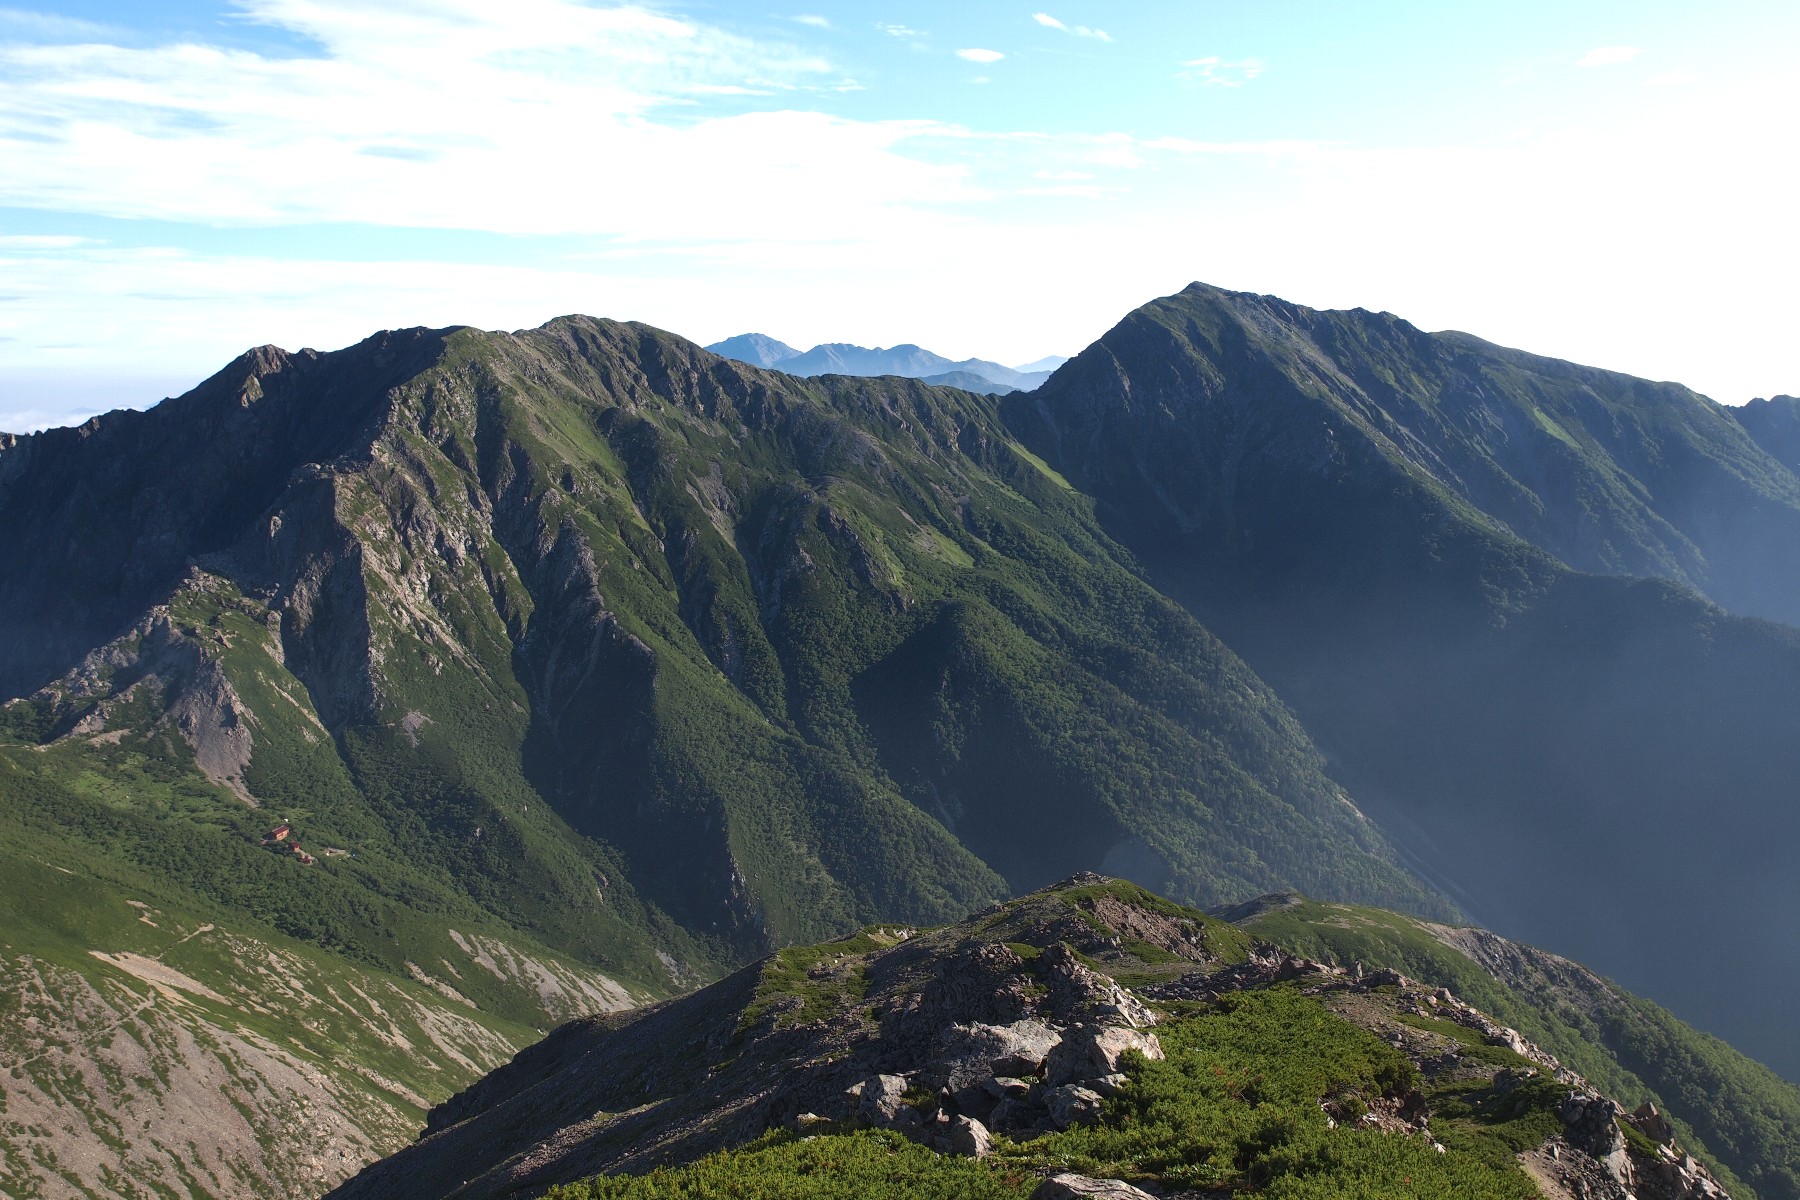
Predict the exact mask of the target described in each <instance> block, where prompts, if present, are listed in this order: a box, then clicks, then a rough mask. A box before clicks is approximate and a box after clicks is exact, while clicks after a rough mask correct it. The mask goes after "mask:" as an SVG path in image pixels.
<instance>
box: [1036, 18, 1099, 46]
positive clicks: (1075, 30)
mask: <svg viewBox="0 0 1800 1200" xmlns="http://www.w3.org/2000/svg"><path fill="white" fill-rule="evenodd" d="M1031 19H1032V20H1034V21H1036V22H1037V23H1038V24H1039V25H1042V26H1044V28H1046V29H1055V30H1058V31H1060V32H1062V33H1067V34H1071V35H1073V36H1074V37H1084V38H1093V39H1094V40H1096V41H1101V42H1110V41H1112V34H1110V33H1108V32H1106V30H1104V29H1090V28H1088V27H1087V26H1086V25H1065V24H1063V23H1062V22H1061V21H1059V20H1057V19H1056V18H1055V17H1053V16H1051V15H1050V14H1049V13H1032V14H1031Z"/></svg>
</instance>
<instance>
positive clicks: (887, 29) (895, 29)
mask: <svg viewBox="0 0 1800 1200" xmlns="http://www.w3.org/2000/svg"><path fill="white" fill-rule="evenodd" d="M875 28H876V29H878V30H880V31H881V32H882V33H885V34H887V35H888V36H889V37H897V38H916V37H924V36H925V35H924V34H923V33H922V32H921V31H919V30H917V29H913V28H911V27H910V26H906V25H889V24H885V23H883V24H877V25H876V26H875Z"/></svg>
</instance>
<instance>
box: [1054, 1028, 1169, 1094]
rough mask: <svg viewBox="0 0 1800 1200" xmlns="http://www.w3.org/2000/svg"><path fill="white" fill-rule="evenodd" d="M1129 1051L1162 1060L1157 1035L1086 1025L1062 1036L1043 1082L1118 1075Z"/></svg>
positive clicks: (1063, 1082) (1055, 1082)
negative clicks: (1124, 1056) (1123, 1058)
mask: <svg viewBox="0 0 1800 1200" xmlns="http://www.w3.org/2000/svg"><path fill="white" fill-rule="evenodd" d="M1127 1050H1136V1051H1137V1052H1138V1053H1140V1054H1142V1055H1143V1056H1144V1057H1145V1058H1150V1059H1160V1058H1161V1057H1163V1049H1162V1043H1161V1042H1159V1041H1157V1040H1156V1035H1155V1034H1154V1033H1140V1032H1139V1031H1138V1030H1135V1029H1122V1028H1119V1027H1118V1026H1114V1025H1084V1026H1082V1027H1080V1028H1079V1029H1071V1030H1070V1031H1069V1032H1068V1033H1066V1034H1064V1035H1063V1039H1062V1041H1060V1042H1058V1043H1057V1044H1056V1049H1054V1050H1052V1051H1051V1052H1050V1057H1049V1058H1048V1059H1046V1060H1045V1061H1044V1082H1045V1083H1047V1084H1049V1086H1051V1087H1059V1086H1061V1085H1062V1084H1065V1083H1077V1082H1080V1081H1082V1080H1086V1079H1099V1078H1100V1077H1101V1076H1103V1075H1117V1074H1119V1059H1120V1057H1121V1056H1122V1055H1124V1053H1125V1052H1126V1051H1127Z"/></svg>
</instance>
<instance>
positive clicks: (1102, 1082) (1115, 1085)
mask: <svg viewBox="0 0 1800 1200" xmlns="http://www.w3.org/2000/svg"><path fill="white" fill-rule="evenodd" d="M1130 1082H1131V1076H1129V1075H1126V1074H1124V1073H1123V1072H1120V1073H1118V1074H1115V1075H1102V1076H1100V1078H1098V1079H1096V1080H1094V1081H1093V1082H1092V1083H1091V1084H1090V1085H1089V1086H1091V1087H1092V1088H1093V1089H1094V1090H1095V1091H1096V1092H1099V1093H1100V1094H1101V1095H1102V1096H1116V1095H1118V1094H1119V1093H1120V1092H1122V1091H1124V1090H1125V1085H1126V1084H1128V1083H1130Z"/></svg>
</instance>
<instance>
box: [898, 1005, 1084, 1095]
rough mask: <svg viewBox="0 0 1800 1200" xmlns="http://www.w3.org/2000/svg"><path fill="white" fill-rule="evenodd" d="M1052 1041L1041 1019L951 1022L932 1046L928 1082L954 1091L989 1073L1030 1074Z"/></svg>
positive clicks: (1052, 1032) (1051, 1031) (1054, 1037)
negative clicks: (1002, 1021)
mask: <svg viewBox="0 0 1800 1200" xmlns="http://www.w3.org/2000/svg"><path fill="white" fill-rule="evenodd" d="M1056 1043H1057V1033H1056V1031H1055V1030H1054V1029H1051V1028H1050V1026H1048V1025H1046V1024H1044V1023H1043V1022H1042V1021H1032V1020H1026V1021H1015V1022H1013V1023H1012V1024H1010V1025H981V1024H975V1025H952V1026H950V1027H949V1028H948V1029H946V1030H944V1031H943V1032H942V1033H941V1034H939V1035H938V1037H937V1039H936V1041H935V1042H934V1044H933V1046H932V1056H933V1059H934V1060H935V1061H934V1065H933V1067H932V1069H931V1072H930V1075H929V1076H928V1082H929V1083H931V1085H932V1086H934V1087H944V1088H948V1089H949V1090H950V1091H952V1092H958V1091H961V1090H963V1089H964V1088H968V1087H973V1086H977V1085H979V1084H980V1083H981V1082H982V1080H984V1079H987V1078H988V1077H990V1076H993V1075H1032V1074H1035V1073H1036V1072H1037V1070H1038V1068H1039V1067H1041V1066H1042V1065H1043V1063H1044V1059H1045V1058H1046V1057H1047V1056H1048V1055H1049V1053H1050V1051H1051V1049H1052V1048H1053V1047H1055V1045H1056Z"/></svg>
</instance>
